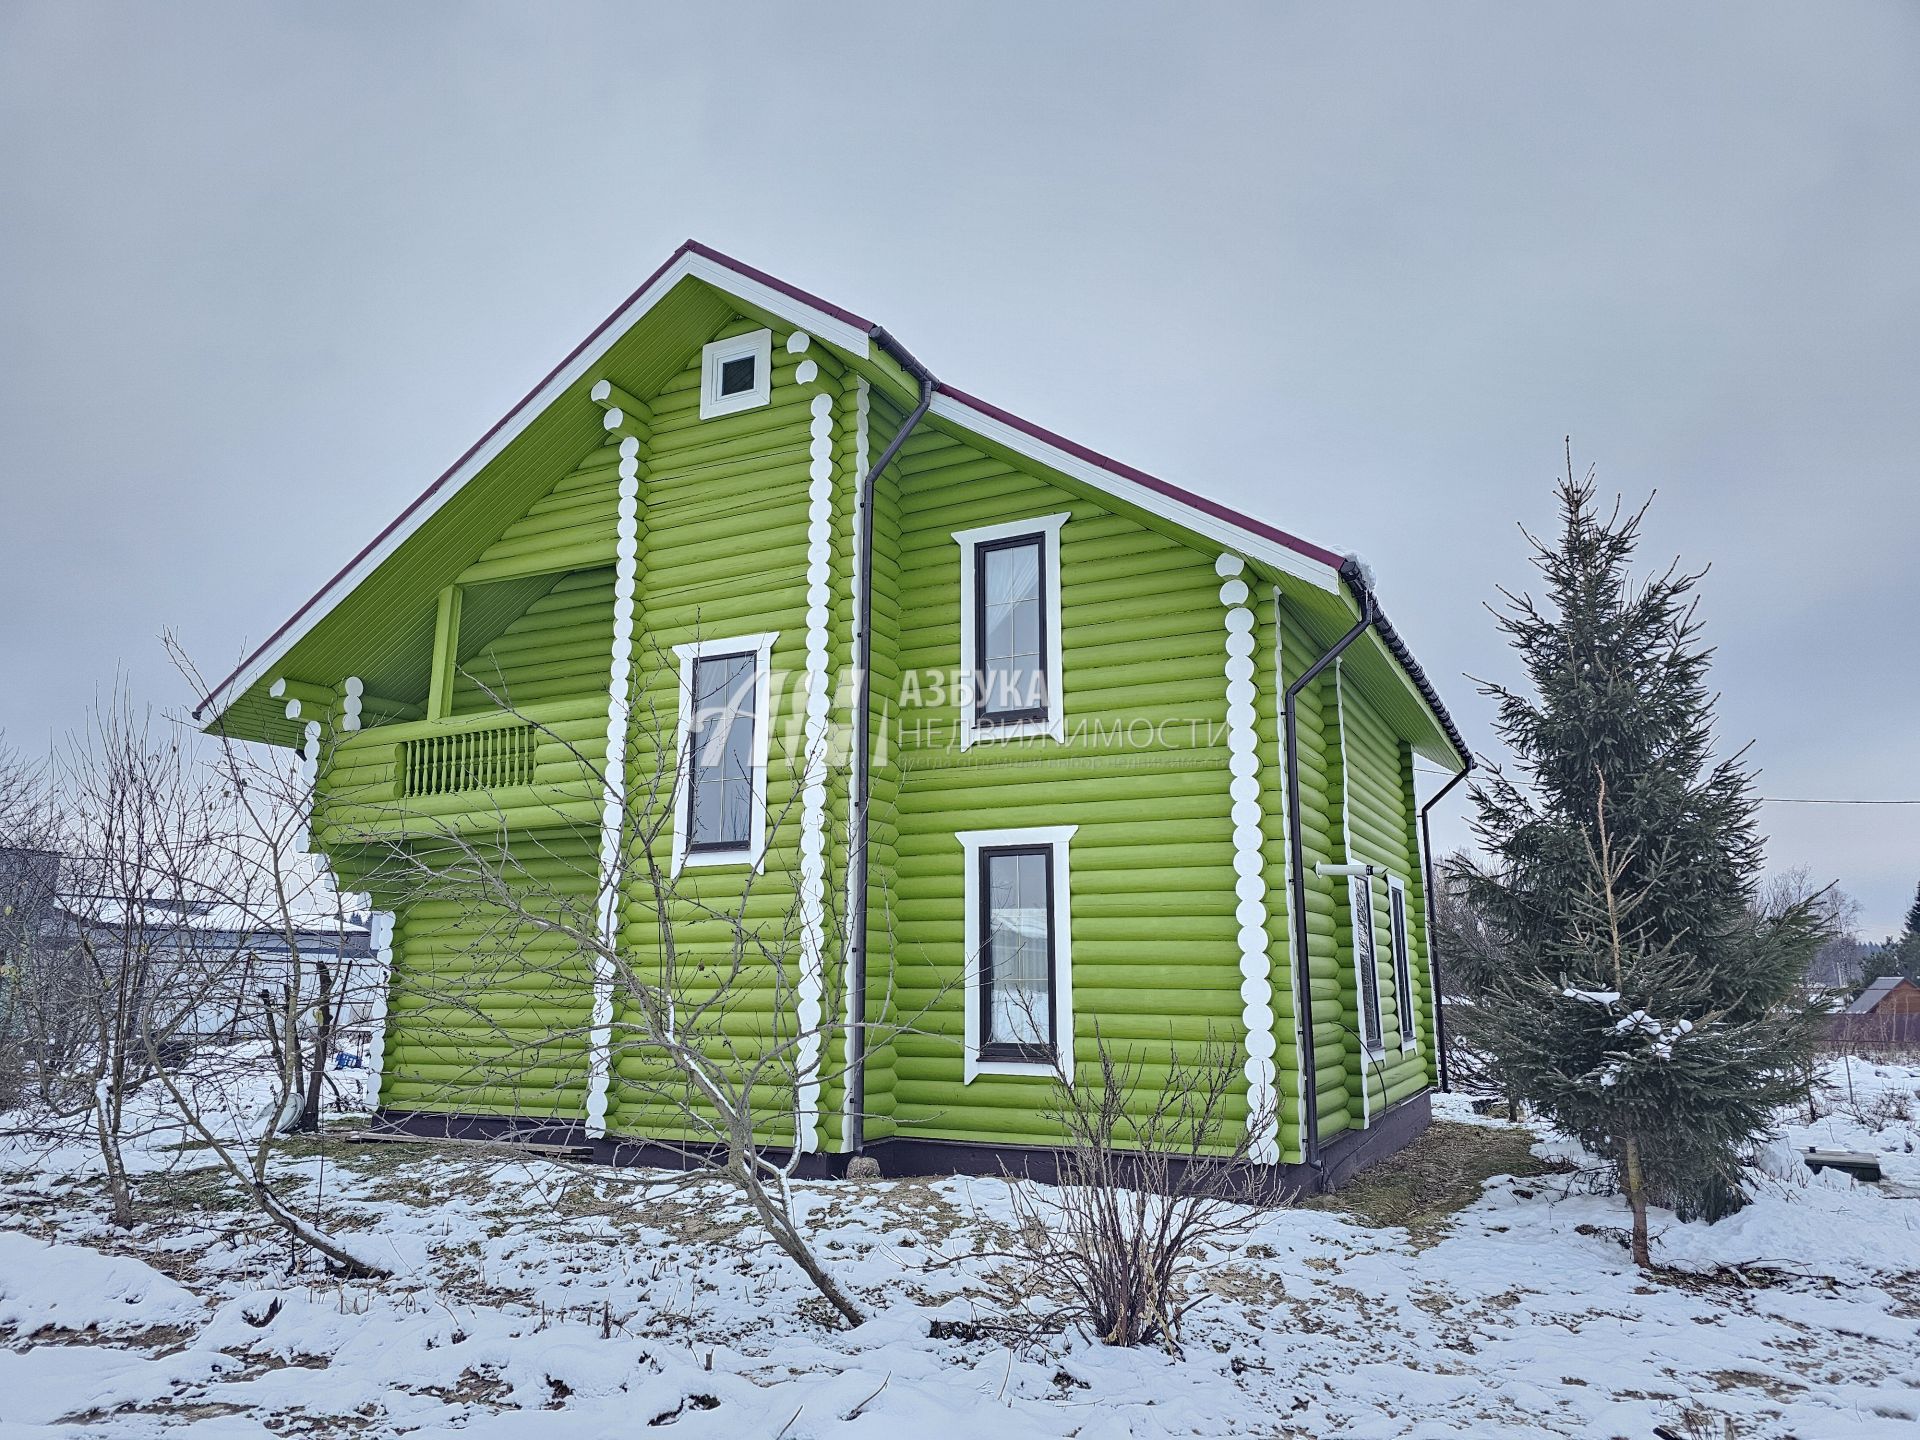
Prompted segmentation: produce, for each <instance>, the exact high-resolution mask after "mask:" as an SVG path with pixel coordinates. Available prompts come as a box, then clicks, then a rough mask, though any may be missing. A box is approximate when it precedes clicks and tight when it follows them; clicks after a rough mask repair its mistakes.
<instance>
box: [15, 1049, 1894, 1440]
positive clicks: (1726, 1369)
mask: <svg viewBox="0 0 1920 1440" xmlns="http://www.w3.org/2000/svg"><path fill="white" fill-rule="evenodd" d="M1826 1078H1827V1082H1828V1087H1827V1090H1826V1092H1825V1094H1824V1095H1823V1098H1822V1101H1821V1109H1822V1111H1823V1114H1822V1118H1820V1119H1819V1120H1817V1121H1816V1122H1814V1123H1813V1124H1811V1125H1808V1124H1805V1123H1801V1122H1804V1121H1805V1120H1806V1116H1805V1114H1804V1113H1803V1114H1801V1115H1799V1116H1798V1117H1786V1118H1787V1120H1788V1121H1789V1123H1787V1124H1786V1125H1785V1127H1784V1128H1783V1130H1782V1134H1781V1139H1780V1142H1779V1143H1778V1144H1777V1145H1776V1146H1775V1147H1774V1150H1773V1151H1772V1152H1771V1153H1770V1154H1769V1155H1768V1156H1766V1157H1764V1164H1763V1167H1762V1169H1761V1171H1759V1172H1756V1175H1755V1178H1754V1188H1755V1191H1756V1195H1757V1199H1756V1201H1755V1203H1754V1204H1753V1205H1752V1206H1750V1207H1749V1208H1748V1209H1747V1210H1745V1211H1743V1212H1742V1213H1741V1214H1740V1215H1738V1216H1737V1217H1735V1218H1734V1219H1732V1220H1730V1221H1728V1222H1726V1223H1724V1224H1721V1225H1718V1226H1714V1227H1706V1226H1700V1225H1680V1224H1677V1223H1674V1222H1673V1221H1672V1219H1671V1217H1664V1219H1663V1222H1662V1223H1660V1224H1659V1225H1658V1226H1657V1232H1658V1233H1657V1236H1656V1241H1655V1251H1656V1256H1657V1257H1658V1258H1660V1259H1662V1260H1664V1261H1666V1262H1667V1263H1669V1264H1672V1265H1674V1266H1676V1267H1678V1268H1679V1270H1680V1271H1681V1272H1683V1273H1680V1274H1675V1275H1669V1276H1662V1277H1659V1278H1653V1279H1649V1278H1646V1277H1642V1276H1641V1275H1639V1274H1637V1273H1636V1272H1635V1271H1634V1269H1633V1267H1632V1266H1631V1264H1630V1263H1629V1262H1628V1258H1627V1254H1626V1251H1625V1249H1624V1248H1623V1245H1622V1233H1623V1232H1622V1227H1623V1225H1624V1222H1625V1215H1624V1212H1623V1210H1622V1207H1621V1206H1620V1205H1619V1203H1618V1202H1617V1201H1615V1200H1612V1199H1609V1198H1603V1197H1596V1196H1593V1195H1590V1194H1586V1193H1583V1190H1584V1182H1583V1177H1582V1176H1581V1175H1580V1174H1579V1173H1578V1172H1577V1171H1573V1172H1561V1173H1545V1174H1531V1175H1525V1176H1497V1177H1496V1178H1494V1179H1493V1180H1491V1181H1490V1182H1488V1183H1487V1185H1486V1186H1485V1189H1484V1192H1483V1193H1482V1194H1481V1196H1480V1198H1479V1199H1478V1200H1476V1201H1473V1202H1472V1203H1470V1204H1469V1205H1467V1206H1466V1208H1464V1209H1461V1210H1459V1211H1457V1213H1450V1214H1447V1215H1446V1216H1445V1217H1444V1218H1442V1219H1439V1220H1434V1221H1425V1220H1423V1221H1421V1222H1418V1223H1415V1224H1414V1226H1413V1228H1412V1229H1406V1228H1400V1227H1398V1226H1375V1225H1370V1224H1368V1223H1365V1221H1364V1220H1363V1218H1362V1217H1361V1216H1360V1215H1356V1214H1347V1213H1342V1212H1341V1210H1339V1209H1338V1208H1334V1209H1326V1210H1322V1209H1307V1208H1301V1209H1291V1210H1284V1211H1279V1212H1275V1213H1273V1214H1272V1215H1270V1216H1268V1217H1266V1218H1265V1219H1264V1220H1263V1221H1262V1223H1261V1224H1260V1226H1259V1228H1258V1230H1257V1232H1256V1233H1254V1234H1253V1235H1251V1236H1249V1237H1248V1238H1247V1239H1246V1240H1244V1241H1243V1242H1241V1243H1239V1244H1237V1245H1236V1246H1235V1247H1234V1248H1233V1249H1231V1250H1230V1251H1224V1252H1222V1253H1219V1254H1217V1255H1216V1256H1214V1257H1213V1259H1212V1263H1211V1265H1210V1269H1209V1280H1208V1284H1209V1288H1210V1289H1211V1290H1212V1291H1213V1292H1214V1298H1213V1299H1211V1300H1210V1301H1209V1302H1208V1303H1206V1304H1204V1305H1203V1306H1202V1307H1201V1308H1200V1309H1199V1310H1197V1311H1196V1312H1195V1313H1194V1315H1193V1316H1192V1317H1191V1319H1190V1320H1189V1323H1188V1327H1187V1331H1186V1336H1185V1338H1186V1342H1187V1344H1186V1354H1185V1356H1184V1358H1180V1359H1175V1358H1171V1357H1169V1356H1167V1355H1164V1354H1160V1353H1157V1352H1150V1351H1138V1350H1136V1351H1126V1352H1120V1351H1113V1350H1108V1349H1104V1348H1102V1347H1101V1346H1099V1345H1096V1344H1092V1343H1089V1342H1088V1341H1086V1340H1084V1339H1081V1338H1078V1337H1073V1336H1064V1337H1060V1338H1058V1339H1056V1340H1054V1341H1051V1342H1049V1343H1046V1344H1044V1345H1033V1346H1029V1347H1017V1348H1014V1349H1009V1348H1007V1347H1005V1346H1003V1345H1001V1344H999V1343H997V1342H996V1341H993V1340H991V1339H985V1338H980V1337H979V1336H978V1335H977V1334H976V1333H974V1332H972V1331H971V1330H970V1329H969V1328H968V1326H967V1325H966V1324H965V1323H959V1324H954V1323H951V1322H966V1321H968V1320H969V1319H970V1318H972V1317H973V1316H975V1315H976V1314H977V1313H979V1311H978V1309H977V1305H978V1302H977V1300H976V1299H975V1298H974V1297H975V1296H977V1295H980V1294H986V1293H1003V1292H1004V1291H1005V1290H1006V1288H1007V1282H1005V1281H1004V1280H1002V1279H1000V1278H998V1277H996V1276H995V1275H994V1274H993V1273H992V1270H991V1267H990V1266H989V1265H988V1263H987V1262H983V1261H971V1260H970V1261H965V1262H963V1263H960V1264H958V1265H955V1266H952V1267H948V1268H939V1267H935V1266H933V1265H930V1263H929V1262H930V1261H931V1260H932V1259H933V1258H934V1257H935V1256H936V1255H937V1254H940V1253H953V1252H956V1251H960V1252H964V1251H966V1250H968V1249H970V1248H971V1242H972V1240H973V1238H974V1237H975V1236H976V1235H979V1234H980V1233H982V1232H983V1230H984V1229H985V1228H987V1227H990V1226H992V1225H993V1224H994V1223H995V1222H996V1221H998V1220H1001V1219H1004V1218H1005V1216H1006V1215H1007V1204H1006V1194H1005V1189H1004V1187H1003V1186H1002V1185H1000V1184H999V1183H997V1182H981V1181H964V1180H945V1181H938V1182H929V1181H919V1180H901V1181H878V1182H867V1183H843V1184H838V1185H819V1186H812V1187H809V1188H808V1189H807V1190H806V1191H805V1203H806V1205H807V1206H808V1207H809V1211H810V1215H811V1220H812V1223H813V1226H814V1231H815V1234H816V1235H817V1236H818V1237H819V1243H820V1247H821V1249H822V1251H823V1253H824V1255H825V1256H826V1258H827V1259H828V1260H829V1261H830V1262H831V1263H832V1264H833V1265H834V1266H835V1267H836V1269H837V1270H838V1272H839V1274H840V1275H841V1276H842V1277H843V1280H844V1281H845V1282H846V1283H847V1284H849V1285H850V1287H851V1288H852V1289H853V1290H854V1291H855V1292H857V1294H858V1295H859V1297H860V1298H861V1300H862V1301H863V1303H864V1304H865V1305H866V1306H867V1307H868V1308H869V1309H870V1311H871V1312H872V1314H873V1317H874V1318H873V1319H872V1320H870V1321H869V1323H868V1324H866V1325H864V1326H862V1327H860V1328H859V1329H857V1330H853V1331H845V1330H840V1329H837V1328H835V1327H834V1326H833V1325H832V1324H830V1323H829V1317H828V1315H827V1313H826V1311H825V1310H824V1308H823V1306H822V1305H821V1303H820V1302H819V1301H818V1300H817V1299H816V1298H815V1297H814V1296H813V1293H812V1291H811V1290H810V1289H809V1288H808V1287H807V1285H806V1283H805V1282H804V1280H803V1279H802V1278H801V1277H800V1276H799V1274H798V1273H797V1272H796V1271H795V1270H794V1269H793V1267H792V1266H791V1265H790V1264H789V1263H788V1262H787V1261H785V1259H784V1258H782V1257H780V1256H779V1255H777V1254H776V1253H773V1252H771V1251H769V1250H766V1249H764V1248H756V1247H755V1246H754V1244H753V1236H752V1232H751V1231H750V1230H749V1229H748V1228H747V1227H746V1226H745V1224H744V1221H743V1218H742V1216H741V1214H740V1211H739V1208H738V1207H737V1206H736V1205H734V1204H733V1203H732V1201H731V1200H730V1199H729V1197H728V1196H727V1195H726V1194H725V1193H724V1192H723V1191H721V1190H719V1189H717V1188H715V1189H707V1190H704V1191H701V1192H697V1193H691V1194H689V1193H681V1194H677V1195H675V1196H674V1197H672V1198H671V1199H668V1200H647V1199H645V1198H644V1197H642V1196H640V1195H639V1194H638V1193H637V1192H636V1190H635V1189H634V1187H633V1185H632V1183H631V1180H630V1178H628V1177H625V1176H622V1175H621V1174H619V1173H615V1172H606V1171H584V1172H583V1171H580V1170H576V1169H568V1168H564V1167H561V1166H558V1165H554V1164H549V1163H545V1162H532V1163H527V1162H523V1161H518V1160H512V1161H501V1160H499V1159H496V1158H492V1157H490V1156H488V1155H486V1154H484V1153H479V1152H474V1151H471V1150H469V1151H460V1150H457V1149H452V1148H441V1147H425V1146H400V1145H360V1146H354V1145H346V1144H341V1143H338V1142H329V1143H327V1144H326V1145H325V1146H324V1147H319V1146H315V1145H313V1144H311V1143H309V1144H305V1145H301V1146H296V1147H294V1151H293V1153H290V1154H288V1155H287V1156H286V1157H285V1160H284V1162H283V1163H284V1174H285V1175H286V1177H287V1180H288V1185H289V1189H290V1191H291V1192H292V1193H295V1194H297V1195H298V1197H299V1200H300V1203H301V1207H302V1209H303V1210H305V1211H306V1212H308V1213H317V1214H320V1215H322V1216H323V1217H324V1218H325V1220H326V1222H327V1223H328V1224H329V1225H331V1226H332V1227H334V1228H335V1229H337V1230H340V1231H344V1232H346V1233H348V1234H350V1235H351V1236H352V1237H353V1238H354V1240H355V1242H356V1243H357V1245H358V1246H359V1247H360V1248H361V1249H362V1250H364V1251H366V1252H369V1253H370V1254H372V1255H373V1256H375V1257H377V1258H378V1259H380V1260H381V1261H382V1262H383V1263H385V1264H387V1265H390V1266H392V1267H393V1268H394V1270H395V1274H396V1278H394V1279H393V1280H390V1281H384V1282H377V1283H352V1282H349V1283H343V1282H340V1281H337V1280H333V1279H330V1278H328V1277H327V1276H326V1275H325V1274H324V1273H323V1272H322V1271H321V1270H320V1269H319V1268H318V1267H317V1265H314V1264H313V1263H311V1262H310V1261H307V1260H303V1261H301V1262H300V1263H299V1265H298V1266H297V1268H295V1269H294V1270H292V1271H291V1272H289V1255H288V1249H287V1245H286V1242H285V1240H284V1238H283V1237H282V1236H281V1235H280V1234H279V1232H276V1231H273V1230H270V1229H269V1228H268V1227H266V1226H265V1225H263V1224H262V1223H261V1222H260V1221H259V1220H258V1218H257V1217H256V1216H255V1214H254V1212H253V1211H251V1210H250V1209H249V1208H247V1207H246V1206H245V1204H244V1203H243V1202H242V1201H241V1199H240V1197H239V1196H238V1195H237V1194H236V1193H235V1192H234V1191H233V1190H232V1189H231V1187H230V1186H229V1185H228V1183H227V1182H226V1181H225V1179H224V1178H223V1177H222V1176H221V1175H220V1174H219V1173H218V1172H216V1171H213V1170H210V1169H208V1168H206V1167H205V1160H204V1156H203V1155H201V1154H197V1153H195V1152H192V1151H181V1150H179V1149H177V1148H169V1145H170V1143H171V1142H170V1141H168V1140H167V1139H166V1137H165V1136H164V1135H156V1136H155V1137H154V1138H152V1139H150V1140H149V1141H147V1142H146V1144H145V1147H144V1148H143V1150H142V1152H141V1155H140V1156H139V1170H140V1180H139V1184H138V1194H139V1202H140V1211H141V1215H142V1221H141V1224H140V1226H139V1228H138V1229H137V1230H136V1231H135V1232H134V1233H133V1234H131V1235H123V1234H118V1233H115V1232H113V1231H111V1230H110V1229H109V1228H108V1227H107V1226H106V1225H105V1224H104V1223H103V1220H102V1214H103V1208H104V1207H103V1197H102V1195H101V1193H100V1190H99V1187H98V1185H97V1184H96V1183H95V1182H94V1180H93V1179H92V1169H91V1164H92V1162H91V1159H90V1157H89V1155H88V1154H87V1152H86V1151H85V1150H84V1148H80V1147H70V1148H65V1149H60V1150H56V1151H52V1152H48V1153H41V1152H39V1151H32V1150H29V1149H27V1148H25V1147H23V1146H21V1145H18V1144H16V1145H15V1146H14V1148H13V1149H11V1150H4V1149H0V1345H3V1346H4V1347H5V1348H0V1440H25V1437H35V1440H41V1437H47V1436H56V1435H59V1436H66V1435H87V1436H96V1435H97V1436H107V1437H125V1436H146V1435H158V1434H164V1435H169V1436H171V1435H173V1434H176V1433H184V1434H187V1435H189V1436H193V1437H203V1440H215V1437H240V1436H267V1435H279V1436H288V1435H325V1436H333V1435H362V1434H364V1435H368V1436H386V1435H397V1434H403V1433H404V1434H408V1435H417V1436H440V1435H449V1436H451V1435H459V1436H464V1437H474V1440H496V1437H503V1440H521V1437H545V1436H554V1437H559V1436H566V1437H598V1436H616V1435H617V1436H623V1437H630V1436H633V1435H637V1434H639V1433H642V1432H643V1431H646V1430H647V1429H649V1428H651V1427H661V1426H668V1425H671V1426H673V1427H675V1428H674V1430H673V1432H672V1433H674V1434H675V1435H680V1436H687V1437H696V1436H726V1437H758V1436H765V1437H774V1436H785V1437H790V1440H803V1437H814V1436H825V1435H842V1434H845V1435H852V1436H859V1435H871V1436H876V1437H879V1436H887V1437H897V1436H905V1437H909V1440H945V1437H949V1436H953V1437H960V1436H965V1437H969V1440H973V1437H977V1436H980V1435H982V1434H985V1435H991V1436H993V1437H995V1440H999V1437H1010V1440H1011V1437H1025V1436H1077V1437H1085V1440H1095V1437H1112V1436H1162V1435H1262V1436H1302V1437H1304V1436H1315V1437H1328V1436H1339V1437H1375V1436H1379V1437H1386V1436H1410V1437H1437V1436H1474V1437H1534V1436H1541V1435H1566V1436H1583V1437H1584V1436H1595V1437H1607V1436H1623V1437H1634V1440H1642V1437H1649V1436H1652V1435H1653V1434H1654V1433H1655V1427H1656V1426H1663V1427H1666V1428H1667V1429H1669V1430H1670V1431H1671V1433H1673V1434H1675V1435H1680V1436H1687V1437H1693V1436H1711V1437H1713V1440H1724V1437H1725V1436H1728V1435H1732V1436H1738V1437H1741V1440H1750V1437H1761V1436H1797V1437H1806V1440H1828V1437H1836V1440H1837V1437H1856V1436H1857V1437H1871V1436H1879V1435H1886V1436H1900V1437H1903V1440H1904V1437H1910V1436H1912V1435H1915V1434H1917V1433H1920V1066H1895V1065H1872V1064H1865V1063H1862V1062H1859V1061H1855V1062H1853V1063H1852V1065H1851V1067H1850V1071H1847V1070H1843V1069H1842V1068H1841V1067H1838V1066H1835V1067H1830V1068H1829V1070H1828V1073H1827V1077H1826ZM1440 1110H1441V1114H1442V1118H1443V1121H1444V1122H1446V1123H1447V1124H1450V1125H1454V1126H1458V1127H1459V1128H1451V1129H1443V1130H1441V1131H1440V1133H1439V1136H1438V1143H1440V1144H1443V1145H1450V1146H1459V1147H1466V1146H1468V1145H1470V1144H1471V1143H1473V1142H1474V1140H1475V1138H1476V1137H1484V1136H1487V1133H1488V1132H1487V1127H1496V1128H1497V1127H1499V1126H1500V1125H1501V1122H1499V1121H1493V1120H1487V1119H1485V1118H1483V1117H1478V1116H1474V1115H1473V1114H1472V1112H1471V1109H1470V1107H1469V1106H1468V1105H1467V1104H1466V1103H1465V1101H1464V1100H1463V1099H1461V1098H1460V1097H1443V1100H1442V1103H1441V1106H1440ZM1469 1126H1474V1127H1479V1128H1468V1127H1469ZM1524 1143H1525V1141H1524V1137H1521V1138H1519V1139H1517V1140H1516V1142H1515V1144H1516V1153H1517V1154H1519V1155H1521V1156H1522V1157H1523V1158H1524V1155H1525V1151H1524V1149H1521V1148H1519V1147H1521V1146H1524ZM1812 1144H1818V1145H1823V1146H1841V1147H1845V1148H1860V1149H1872V1150H1877V1151H1880V1152H1881V1153H1882V1154H1883V1155H1884V1156H1885V1157H1886V1159H1885V1164H1886V1174H1887V1178H1886V1180H1885V1181H1884V1182H1883V1183H1881V1184H1878V1185H1865V1184H1856V1183H1855V1182H1853V1181H1850V1180H1848V1179H1847V1178H1845V1177H1844V1176H1841V1175H1838V1174H1836V1173H1834V1172H1831V1171H1829V1172H1827V1173H1826V1174H1824V1175H1822V1176H1820V1177H1817V1178H1816V1177H1814V1176H1811V1175H1810V1174H1808V1173H1807V1172H1806V1170H1805V1169H1804V1167H1802V1166H1801V1165H1800V1164H1799V1162H1798V1159H1797V1157H1796V1156H1795V1155H1794V1154H1793V1150H1794V1148H1795V1147H1804V1146H1806V1145H1812ZM1533 1148H1534V1153H1535V1154H1536V1155H1537V1156H1541V1157H1543V1158H1547V1159H1553V1158H1563V1157H1564V1156H1565V1154H1566V1149H1567V1147H1565V1146H1564V1145H1563V1144H1558V1143H1556V1142H1554V1141H1551V1140H1549V1141H1545V1142H1542V1143H1541V1144H1539V1145H1536V1146H1535V1147H1533ZM1526 1168H1530V1167H1526ZM1356 1203H1357V1202H1356ZM1362 1208H1363V1209H1364V1207H1362ZM935 1320H942V1321H946V1322H949V1323H948V1324H946V1325H942V1326H940V1327H939V1329H940V1336H939V1338H935V1337H934V1336H933V1335H930V1333H929V1330H930V1324H931V1322H933V1321H935ZM1728 1421H1730V1422H1731V1427H1732V1428H1730V1429H1729V1428H1727V1424H1726V1422H1728Z"/></svg>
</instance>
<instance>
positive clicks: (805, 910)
mask: <svg viewBox="0 0 1920 1440" xmlns="http://www.w3.org/2000/svg"><path fill="white" fill-rule="evenodd" d="M788 349H789V352H790V353H791V352H792V344H791V342H789V344H788ZM803 376H804V378H803ZM795 378H796V379H799V380H801V383H803V384H805V383H813V382H816V381H817V380H818V378H819V367H818V366H817V365H815V364H814V362H813V361H811V360H807V361H803V362H801V364H800V366H799V367H798V369H797V370H796V374H795ZM808 411H809V414H810V415H811V417H812V418H811V420H810V422H809V426H808V434H809V440H808V449H807V453H808V459H809V461H810V463H809V466H808V469H807V482H808V485H807V497H808V502H807V627H806V645H807V659H806V672H805V674H806V680H805V690H804V692H803V693H804V694H805V696H806V707H807V708H806V724H805V727H804V729H803V730H802V732H801V746H802V749H801V758H802V769H801V787H802V788H801V792H800V983H799V986H798V988H797V993H796V995H795V1005H794V1010H795V1019H796V1021H797V1024H798V1032H799V1039H798V1045H797V1052H796V1054H795V1057H794V1059H795V1078H796V1080H797V1082H798V1083H797V1085H796V1094H795V1097H794V1103H795V1109H796V1112H797V1113H796V1114H795V1116H794V1133H795V1144H796V1147H797V1148H798V1149H799V1150H800V1151H801V1153H803V1154H806V1153H810V1152H812V1151H816V1150H818V1149H819V1148H820V1060H821V1049H822V1044H821V1037H822V1031H821V1018H822V1013H823V1002H824V1000H825V998H826V948H827V933H826V931H827V858H826V849H827V776H828V773H829V767H828V764H827V745H828V742H829V739H830V737H831V729H832V727H831V725H830V724H829V712H830V709H831V706H832V703H833V696H832V694H831V693H830V691H831V686H832V679H831V675H832V664H831V661H830V659H829V655H828V650H829V647H830V646H831V644H832V637H831V635H830V632H829V627H830V626H831V624H832V622H833V589H832V585H831V583H830V582H831V578H832V574H833V568H832V567H833V396H832V395H830V394H827V393H825V392H824V391H822V392H821V393H818V394H816V395H814V397H813V399H812V401H811V402H810V403H809V405H808Z"/></svg>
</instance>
